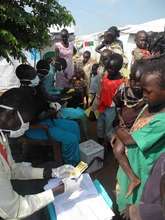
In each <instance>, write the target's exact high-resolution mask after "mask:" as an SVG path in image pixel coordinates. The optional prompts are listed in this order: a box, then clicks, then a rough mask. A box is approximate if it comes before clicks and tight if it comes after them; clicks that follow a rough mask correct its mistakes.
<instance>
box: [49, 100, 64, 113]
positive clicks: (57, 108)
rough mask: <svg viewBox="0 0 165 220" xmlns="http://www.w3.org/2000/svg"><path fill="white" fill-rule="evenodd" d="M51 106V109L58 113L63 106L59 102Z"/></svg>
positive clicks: (52, 103)
mask: <svg viewBox="0 0 165 220" xmlns="http://www.w3.org/2000/svg"><path fill="white" fill-rule="evenodd" d="M49 106H50V107H51V108H53V109H54V110H56V111H57V112H58V111H59V110H60V109H61V105H60V103H58V102H51V103H50V104H49Z"/></svg>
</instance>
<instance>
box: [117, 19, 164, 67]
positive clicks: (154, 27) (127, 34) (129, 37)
mask: <svg viewBox="0 0 165 220" xmlns="http://www.w3.org/2000/svg"><path fill="white" fill-rule="evenodd" d="M164 28H165V18H161V19H157V20H153V21H150V22H146V23H143V24H138V25H129V26H125V27H122V28H120V30H121V32H120V40H122V42H123V46H124V51H125V54H126V56H127V57H128V60H129V64H130V62H131V59H132V50H133V49H134V48H135V47H136V45H135V41H134V39H135V34H136V33H137V32H138V31H141V30H144V31H146V32H150V31H153V32H162V31H164Z"/></svg>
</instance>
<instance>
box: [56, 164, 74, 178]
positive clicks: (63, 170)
mask: <svg viewBox="0 0 165 220" xmlns="http://www.w3.org/2000/svg"><path fill="white" fill-rule="evenodd" d="M74 169H75V168H74V166H72V165H68V164H65V165H62V166H60V167H58V168H55V169H52V177H58V178H60V179H64V178H68V177H69V176H70V174H71V173H72V172H73V171H74Z"/></svg>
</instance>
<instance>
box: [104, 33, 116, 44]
mask: <svg viewBox="0 0 165 220" xmlns="http://www.w3.org/2000/svg"><path fill="white" fill-rule="evenodd" d="M104 41H105V42H106V43H107V44H111V43H112V42H113V41H114V37H113V35H112V34H111V33H109V32H105V33H104Z"/></svg>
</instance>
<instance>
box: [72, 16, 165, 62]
mask: <svg viewBox="0 0 165 220" xmlns="http://www.w3.org/2000/svg"><path fill="white" fill-rule="evenodd" d="M164 28H165V18H161V19H157V20H153V21H150V22H146V23H143V24H137V25H127V26H124V27H119V30H120V40H122V42H123V46H124V51H125V54H126V56H127V57H128V60H129V63H130V62H131V58H132V50H133V49H134V48H135V46H136V45H135V42H134V38H135V34H136V33H137V32H138V31H141V30H145V31H147V32H149V31H153V32H162V31H164ZM103 33H104V31H100V32H97V33H91V34H88V35H81V36H77V37H76V40H75V42H76V45H77V47H78V48H80V50H79V51H80V52H81V53H82V52H84V50H90V51H91V53H92V56H93V57H94V58H98V57H99V55H98V53H96V52H95V47H96V46H97V45H98V44H99V43H100V36H101V35H102V34H103ZM91 41H93V42H94V43H93V44H91V45H90V44H88V43H86V42H91Z"/></svg>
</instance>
